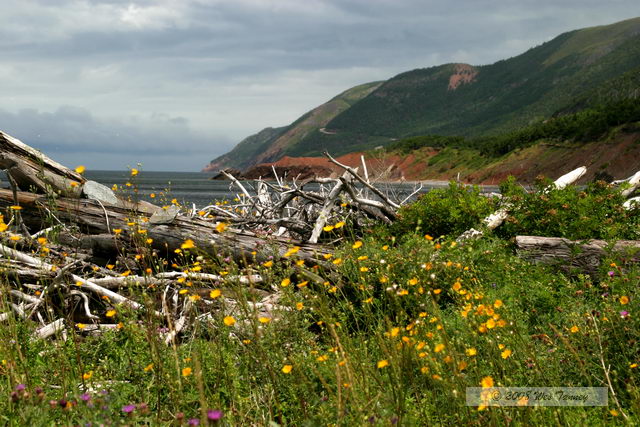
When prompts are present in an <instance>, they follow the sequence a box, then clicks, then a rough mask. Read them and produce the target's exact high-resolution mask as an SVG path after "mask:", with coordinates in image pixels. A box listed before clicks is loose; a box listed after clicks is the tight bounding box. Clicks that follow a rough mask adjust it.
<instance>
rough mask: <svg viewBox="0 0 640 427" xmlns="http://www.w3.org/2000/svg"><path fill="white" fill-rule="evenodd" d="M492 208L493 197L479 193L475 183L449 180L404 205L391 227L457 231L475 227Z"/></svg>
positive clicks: (402, 230) (421, 231) (399, 230)
mask: <svg viewBox="0 0 640 427" xmlns="http://www.w3.org/2000/svg"><path fill="white" fill-rule="evenodd" d="M494 209H495V201H494V200H493V199H492V198H488V197H484V196H482V195H480V190H479V188H478V187H469V186H465V185H462V184H457V183H455V182H451V183H450V184H449V187H447V188H445V189H436V190H431V191H430V192H428V193H426V194H424V195H423V196H421V197H420V198H419V199H418V200H417V201H416V202H415V203H413V204H411V205H408V206H405V207H403V208H402V209H401V210H400V213H399V216H400V217H399V219H398V220H397V221H396V222H395V223H394V224H393V225H392V226H391V229H392V233H394V234H396V235H402V234H407V233H419V234H429V235H431V236H434V237H438V236H443V235H450V234H456V235H457V234H460V233H462V232H464V231H465V230H467V229H469V228H471V227H477V226H478V224H479V223H480V221H481V220H482V218H484V217H485V216H487V215H489V214H490V213H491V212H492V211H493V210H494Z"/></svg>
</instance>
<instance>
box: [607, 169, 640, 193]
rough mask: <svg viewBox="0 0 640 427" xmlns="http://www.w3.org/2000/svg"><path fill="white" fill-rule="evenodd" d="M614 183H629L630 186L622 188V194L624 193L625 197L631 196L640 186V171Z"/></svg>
mask: <svg viewBox="0 0 640 427" xmlns="http://www.w3.org/2000/svg"><path fill="white" fill-rule="evenodd" d="M613 183H614V184H622V183H627V184H628V185H629V186H628V187H627V188H625V189H624V190H622V191H621V193H620V194H622V196H624V197H629V196H631V195H632V194H633V193H634V191H636V190H637V189H638V187H640V171H638V172H636V173H635V174H633V175H632V176H630V177H629V178H627V179H623V180H621V181H614V182H613Z"/></svg>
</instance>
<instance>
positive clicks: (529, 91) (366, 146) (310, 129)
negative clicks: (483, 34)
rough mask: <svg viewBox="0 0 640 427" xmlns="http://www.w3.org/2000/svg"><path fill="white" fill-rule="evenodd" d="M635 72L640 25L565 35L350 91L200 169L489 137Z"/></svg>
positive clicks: (542, 117)
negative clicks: (247, 149)
mask: <svg viewBox="0 0 640 427" xmlns="http://www.w3.org/2000/svg"><path fill="white" fill-rule="evenodd" d="M637 67H640V18H633V19H629V20H625V21H621V22H618V23H614V24H609V25H602V26H597V27H590V28H585V29H579V30H573V31H569V32H566V33H563V34H560V35H559V36H557V37H555V38H553V39H552V40H550V41H548V42H546V43H543V44H541V45H539V46H536V47H533V48H530V49H529V50H527V51H526V52H524V53H522V54H521V55H517V56H514V57H512V58H508V59H504V60H501V61H497V62H495V63H493V64H488V65H480V66H473V65H469V64H455V63H450V64H442V65H437V66H433V67H428V68H419V69H414V70H409V71H406V72H403V73H400V74H398V75H396V76H394V77H392V78H390V79H388V80H386V81H383V82H374V83H370V84H366V85H361V86H356V87H355V88H352V89H349V90H347V91H345V92H343V93H342V94H340V95H338V96H337V97H334V98H333V99H332V100H330V101H329V102H328V103H326V104H323V105H321V106H319V107H317V108H316V109H314V110H311V111H310V112H309V113H307V114H305V115H304V116H302V117H301V118H300V119H298V120H297V121H296V122H294V123H292V124H291V125H289V126H288V127H286V131H283V133H281V134H279V135H277V136H276V137H275V138H271V139H268V138H267V139H262V140H261V141H262V145H261V146H260V147H261V151H260V153H258V154H254V155H249V156H244V157H242V156H241V157H242V158H241V159H239V158H238V154H242V153H241V151H242V150H240V152H238V151H236V152H235V153H234V155H233V156H232V157H233V158H234V160H233V161H232V162H226V163H225V162H224V161H217V162H215V161H214V163H211V164H210V165H209V166H211V165H215V166H216V167H219V168H222V167H239V168H245V167H247V166H251V165H255V164H258V163H265V162H273V161H276V160H278V159H279V158H281V157H283V156H292V157H305V156H318V155H321V153H322V152H323V151H324V150H328V151H330V152H331V153H332V154H334V155H342V154H347V153H349V152H354V151H363V150H370V149H373V148H375V147H379V146H386V145H388V144H390V143H392V142H393V141H394V140H397V139H402V138H406V137H411V136H417V135H429V134H437V135H460V136H465V137H479V136H490V135H497V134H501V133H504V132H509V131H512V130H514V129H517V128H519V127H522V126H526V125H529V124H531V123H535V122H538V121H542V120H546V119H548V118H550V117H553V116H554V115H555V114H558V113H559V112H560V113H561V112H562V111H563V109H567V108H570V106H573V107H571V108H573V109H575V108H580V105H581V104H580V103H576V100H577V99H580V97H584V96H585V94H586V93H587V92H590V91H591V92H593V91H594V90H597V88H599V87H606V86H607V82H610V81H613V80H615V79H616V78H619V77H620V76H621V75H623V74H624V73H625V72H628V71H629V70H632V69H635V68H637ZM363 86H364V87H366V88H364V89H363ZM356 88H360V89H359V90H356V92H357V94H358V96H356V97H354V98H353V99H352V100H351V102H350V103H348V104H347V105H341V108H336V105H335V104H336V101H335V100H336V98H339V97H340V96H341V95H343V94H346V93H348V92H350V91H352V90H355V89H356ZM332 103H333V104H332ZM332 108H333V109H332ZM328 110H331V112H330V113H328V114H325V113H326V112H327V111H328ZM316 111H319V112H323V114H321V118H322V119H321V120H315V119H314V114H313V113H314V112H316ZM278 129H282V128H278ZM285 133H287V134H288V135H289V137H287V138H284V139H281V138H282V136H283V135H284V134H285ZM291 135H293V136H295V138H292V137H291ZM254 136H255V135H254ZM243 142H244V141H243ZM241 144H242V143H241ZM241 144H239V145H238V146H237V147H236V148H238V147H240V146H241ZM236 148H234V150H236ZM240 148H242V147H240ZM231 153H233V150H232V152H231ZM231 153H228V154H231ZM223 157H224V156H220V157H219V158H218V159H220V158H223ZM218 159H216V160H218Z"/></svg>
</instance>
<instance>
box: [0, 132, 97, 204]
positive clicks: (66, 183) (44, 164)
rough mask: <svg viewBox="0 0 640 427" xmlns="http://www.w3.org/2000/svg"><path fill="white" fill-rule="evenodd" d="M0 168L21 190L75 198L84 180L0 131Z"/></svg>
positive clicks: (74, 172) (77, 174)
mask: <svg viewBox="0 0 640 427" xmlns="http://www.w3.org/2000/svg"><path fill="white" fill-rule="evenodd" d="M0 169H4V170H6V171H7V173H8V174H9V176H10V177H11V178H13V180H14V181H15V182H16V184H17V185H18V187H20V189H21V190H23V191H32V192H35V193H42V194H58V195H65V196H71V197H78V196H79V195H80V194H81V191H82V184H84V182H85V179H84V178H83V177H82V175H80V174H79V173H77V172H76V171H74V170H71V169H69V168H67V167H65V166H63V165H61V164H60V163H58V162H56V161H54V160H52V159H50V158H49V157H47V156H45V155H44V154H42V153H41V152H39V151H37V150H34V149H33V148H31V147H29V146H28V145H26V144H24V143H23V142H22V141H20V140H19V139H17V138H14V137H12V136H10V135H7V134H6V133H4V132H2V131H0Z"/></svg>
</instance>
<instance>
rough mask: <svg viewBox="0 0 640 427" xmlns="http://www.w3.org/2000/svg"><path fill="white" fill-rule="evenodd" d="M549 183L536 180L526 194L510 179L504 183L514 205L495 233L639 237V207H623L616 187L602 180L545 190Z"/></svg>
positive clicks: (608, 237)
mask: <svg viewBox="0 0 640 427" xmlns="http://www.w3.org/2000/svg"><path fill="white" fill-rule="evenodd" d="M549 185H550V182H549V181H545V180H539V181H538V182H537V183H536V189H537V191H535V192H531V193H526V192H525V191H524V190H523V189H522V188H521V187H519V186H518V185H516V184H514V182H513V181H508V182H506V183H505V184H503V186H502V191H503V192H504V194H505V195H507V196H508V197H509V199H510V200H511V202H512V204H513V205H512V207H511V209H510V216H509V217H508V218H507V220H506V221H505V223H504V224H503V225H502V226H501V227H500V228H499V229H497V233H498V234H499V235H501V236H503V237H512V236H515V235H518V234H520V235H522V234H526V235H535V236H548V237H565V238H568V239H573V240H580V239H605V240H609V239H638V238H640V228H639V226H640V209H631V210H625V209H624V208H623V206H622V204H623V202H624V200H625V199H624V197H622V196H621V195H620V191H619V189H618V188H615V187H613V186H610V185H609V184H607V183H606V182H604V181H597V182H595V183H591V184H589V185H588V186H587V187H585V188H580V187H576V186H569V187H567V188H564V189H562V190H558V189H548V186H549Z"/></svg>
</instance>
